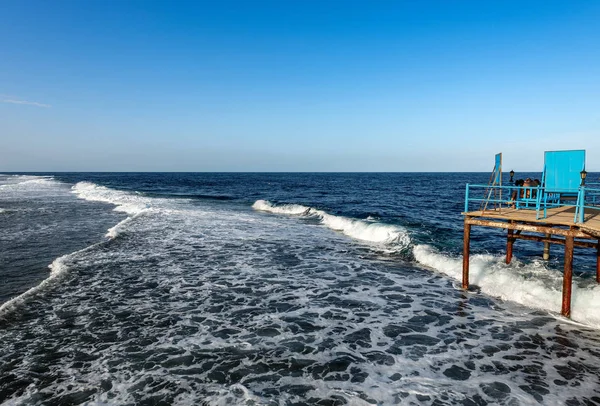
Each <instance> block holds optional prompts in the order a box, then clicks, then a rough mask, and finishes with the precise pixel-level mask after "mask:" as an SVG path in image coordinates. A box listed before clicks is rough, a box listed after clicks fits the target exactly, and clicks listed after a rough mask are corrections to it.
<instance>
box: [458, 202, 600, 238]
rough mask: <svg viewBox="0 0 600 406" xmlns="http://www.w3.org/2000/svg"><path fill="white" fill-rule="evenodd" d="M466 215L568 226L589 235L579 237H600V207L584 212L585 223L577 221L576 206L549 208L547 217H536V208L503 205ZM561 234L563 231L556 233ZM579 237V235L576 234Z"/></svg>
mask: <svg viewBox="0 0 600 406" xmlns="http://www.w3.org/2000/svg"><path fill="white" fill-rule="evenodd" d="M462 214H463V215H464V216H466V217H471V218H473V217H479V218H485V219H490V220H501V221H509V222H523V223H530V224H532V225H545V226H550V227H553V226H566V227H569V228H571V229H572V230H576V231H577V230H578V231H581V232H582V233H585V234H587V236H581V237H578V238H600V209H587V210H586V211H585V214H584V221H583V223H575V222H574V216H575V207H572V206H571V207H569V206H563V207H557V208H553V209H548V211H547V214H548V215H547V217H546V218H544V219H539V220H538V219H536V212H535V210H527V209H519V210H517V209H514V208H511V207H503V208H501V209H490V210H485V211H481V210H477V211H470V212H465V213H462ZM502 228H505V227H502ZM555 234H561V235H563V234H562V233H560V232H559V233H555ZM576 237H577V236H576Z"/></svg>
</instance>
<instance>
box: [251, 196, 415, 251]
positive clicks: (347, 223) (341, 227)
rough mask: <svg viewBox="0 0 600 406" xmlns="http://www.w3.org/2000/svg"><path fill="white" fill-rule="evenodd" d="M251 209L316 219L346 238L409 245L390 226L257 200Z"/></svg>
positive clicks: (401, 233)
mask: <svg viewBox="0 0 600 406" xmlns="http://www.w3.org/2000/svg"><path fill="white" fill-rule="evenodd" d="M252 207H253V208H254V209H255V210H261V211H266V212H269V213H276V214H291V215H304V216H312V217H317V218H318V219H319V220H320V221H321V223H322V224H323V225H325V226H327V227H329V228H331V229H332V230H335V231H341V232H342V233H344V234H346V235H347V236H349V237H352V238H355V239H357V240H363V241H370V242H375V243H385V244H394V245H398V246H400V247H401V248H405V247H407V246H408V245H409V244H410V237H409V236H408V232H407V231H406V230H405V229H404V228H402V227H398V226H394V225H391V224H382V223H376V222H372V221H364V220H358V219H350V218H347V217H343V216H335V215H332V214H329V213H327V212H325V211H323V210H318V209H315V208H312V207H307V206H302V205H299V204H284V205H274V204H273V203H271V202H269V201H268V200H257V201H256V202H255V203H254V204H253V205H252Z"/></svg>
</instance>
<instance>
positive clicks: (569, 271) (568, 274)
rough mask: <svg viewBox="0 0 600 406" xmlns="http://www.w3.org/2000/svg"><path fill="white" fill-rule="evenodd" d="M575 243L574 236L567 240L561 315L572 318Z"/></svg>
mask: <svg viewBox="0 0 600 406" xmlns="http://www.w3.org/2000/svg"><path fill="white" fill-rule="evenodd" d="M573 241H574V238H573V236H572V235H569V236H567V237H566V239H565V272H564V275H563V292H562V309H561V311H560V313H561V314H562V315H563V316H565V317H571V288H572V286H573Z"/></svg>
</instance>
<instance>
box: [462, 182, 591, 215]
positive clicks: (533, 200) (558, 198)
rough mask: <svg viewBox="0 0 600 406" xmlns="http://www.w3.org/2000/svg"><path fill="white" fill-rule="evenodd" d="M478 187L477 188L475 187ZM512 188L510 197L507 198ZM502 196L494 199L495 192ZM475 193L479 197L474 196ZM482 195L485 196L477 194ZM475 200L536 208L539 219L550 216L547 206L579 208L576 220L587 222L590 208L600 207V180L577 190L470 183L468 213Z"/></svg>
mask: <svg viewBox="0 0 600 406" xmlns="http://www.w3.org/2000/svg"><path fill="white" fill-rule="evenodd" d="M473 189H474V190H473ZM507 190H508V191H509V193H508V198H505V197H504V193H503V192H505V191H507ZM494 191H497V193H494V195H497V196H499V197H498V198H491V196H492V192H494ZM474 195H475V196H476V197H474ZM477 196H481V197H477ZM471 203H479V204H480V205H481V204H482V203H485V204H486V205H487V204H490V203H491V204H495V205H500V207H502V205H506V206H507V207H511V208H515V209H517V210H535V211H536V219H538V220H539V219H543V218H547V215H548V213H547V209H549V208H558V207H575V216H574V218H573V222H574V223H583V222H584V220H585V210H586V209H600V183H599V184H596V183H590V184H588V185H585V186H580V187H579V188H577V189H568V190H567V189H564V190H556V191H547V190H545V189H544V187H542V186H531V187H529V186H528V187H525V186H490V185H479V184H474V185H471V184H468V183H467V185H466V187H465V212H468V211H469V205H470V204H471Z"/></svg>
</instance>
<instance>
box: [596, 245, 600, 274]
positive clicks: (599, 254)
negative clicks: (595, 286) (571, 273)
mask: <svg viewBox="0 0 600 406" xmlns="http://www.w3.org/2000/svg"><path fill="white" fill-rule="evenodd" d="M596 282H598V283H600V239H599V240H598V245H596Z"/></svg>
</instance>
